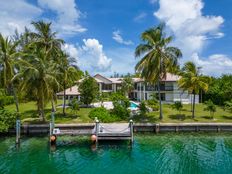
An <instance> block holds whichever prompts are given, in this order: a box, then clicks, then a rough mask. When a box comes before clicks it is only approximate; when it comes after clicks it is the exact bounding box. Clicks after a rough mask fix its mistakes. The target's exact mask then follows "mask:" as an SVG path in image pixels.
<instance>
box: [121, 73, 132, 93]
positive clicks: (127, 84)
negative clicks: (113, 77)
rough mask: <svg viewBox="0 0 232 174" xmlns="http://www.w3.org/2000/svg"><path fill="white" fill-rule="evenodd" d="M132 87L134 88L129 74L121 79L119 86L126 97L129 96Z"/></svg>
mask: <svg viewBox="0 0 232 174" xmlns="http://www.w3.org/2000/svg"><path fill="white" fill-rule="evenodd" d="M132 89H134V83H133V80H132V78H131V76H126V77H124V78H123V80H122V88H121V90H122V92H123V93H124V94H125V95H126V96H127V97H129V93H130V92H131V90H132Z"/></svg>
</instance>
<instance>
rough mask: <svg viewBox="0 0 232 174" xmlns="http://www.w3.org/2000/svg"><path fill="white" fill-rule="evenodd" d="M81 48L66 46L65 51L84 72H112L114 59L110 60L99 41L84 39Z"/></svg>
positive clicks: (71, 45)
mask: <svg viewBox="0 0 232 174" xmlns="http://www.w3.org/2000/svg"><path fill="white" fill-rule="evenodd" d="M83 42H84V44H83V45H81V46H78V45H73V44H65V45H64V48H63V49H64V50H65V51H66V52H67V53H68V54H69V55H70V56H71V57H73V58H76V60H77V65H78V66H79V67H80V68H81V70H83V71H86V70H87V71H89V72H90V73H98V72H99V73H101V72H107V71H110V70H111V63H112V59H110V58H108V57H107V56H106V54H105V52H104V51H103V45H101V44H100V43H99V41H98V40H97V39H83Z"/></svg>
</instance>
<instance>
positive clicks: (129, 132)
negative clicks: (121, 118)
mask: <svg viewBox="0 0 232 174" xmlns="http://www.w3.org/2000/svg"><path fill="white" fill-rule="evenodd" d="M93 134H94V135H96V138H97V140H96V141H99V140H131V141H133V122H132V121H130V123H129V124H128V123H111V124H110V123H99V122H98V121H96V124H95V127H94V132H93Z"/></svg>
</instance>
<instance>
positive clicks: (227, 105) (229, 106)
mask: <svg viewBox="0 0 232 174" xmlns="http://www.w3.org/2000/svg"><path fill="white" fill-rule="evenodd" d="M224 105H225V106H224V108H225V110H227V111H229V112H230V113H232V100H230V101H226V102H225V103H224Z"/></svg>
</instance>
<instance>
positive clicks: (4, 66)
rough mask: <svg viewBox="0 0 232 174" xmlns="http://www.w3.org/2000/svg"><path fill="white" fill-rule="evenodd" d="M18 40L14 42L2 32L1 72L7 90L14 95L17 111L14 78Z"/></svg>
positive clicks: (0, 49) (0, 40) (0, 35)
mask: <svg viewBox="0 0 232 174" xmlns="http://www.w3.org/2000/svg"><path fill="white" fill-rule="evenodd" d="M17 45H18V42H13V41H12V40H10V39H9V38H8V37H7V38H4V37H3V36H2V34H0V67H1V68H0V71H1V72H0V73H1V75H2V78H1V80H2V81H3V83H2V84H3V87H4V88H5V89H6V90H8V91H9V90H11V92H13V95H14V99H15V105H16V111H17V112H19V106H18V99H17V95H16V92H15V89H14V86H13V82H12V78H13V76H14V73H15V72H14V69H15V62H16V59H17V57H18V52H17V51H16V47H17Z"/></svg>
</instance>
